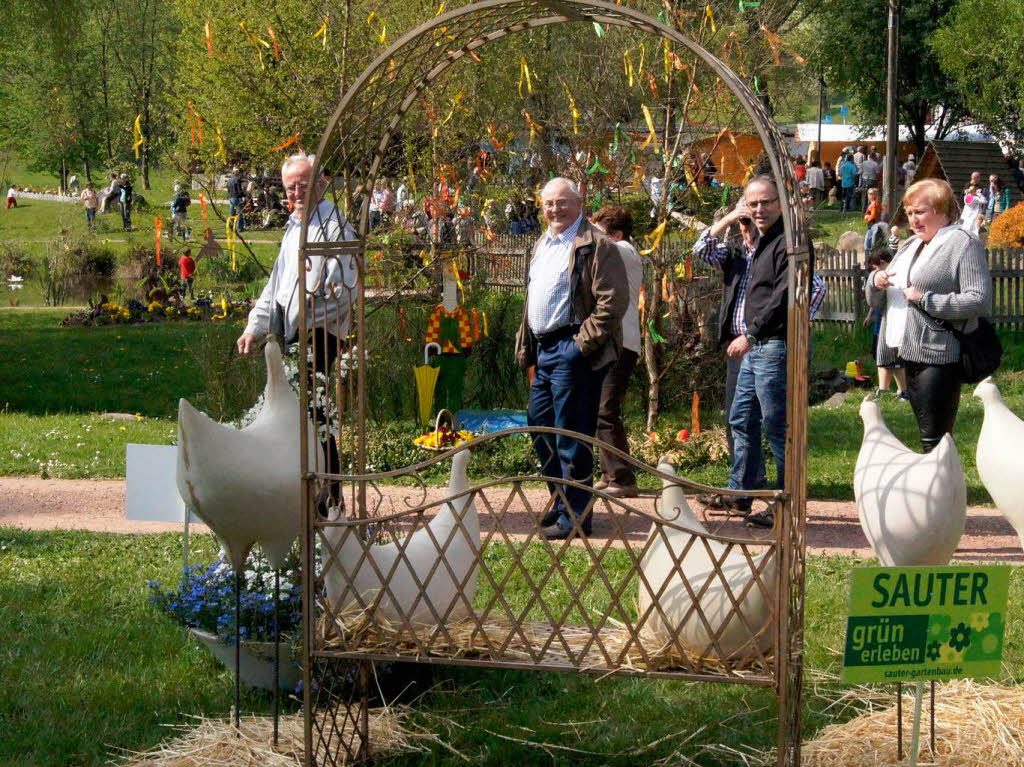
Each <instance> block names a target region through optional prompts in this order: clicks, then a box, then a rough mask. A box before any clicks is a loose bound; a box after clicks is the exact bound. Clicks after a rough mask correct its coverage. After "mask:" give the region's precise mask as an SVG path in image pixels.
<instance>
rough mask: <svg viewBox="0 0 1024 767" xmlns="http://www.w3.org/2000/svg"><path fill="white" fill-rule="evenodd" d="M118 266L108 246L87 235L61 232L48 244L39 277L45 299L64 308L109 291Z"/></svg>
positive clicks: (52, 304)
mask: <svg viewBox="0 0 1024 767" xmlns="http://www.w3.org/2000/svg"><path fill="white" fill-rule="evenodd" d="M116 265H117V257H116V256H115V255H114V253H113V251H112V250H111V249H110V248H108V247H107V246H105V245H103V244H100V243H98V242H96V241H95V240H94V239H93V238H92V237H90V236H89V235H88V234H82V233H76V232H73V231H69V230H67V229H64V230H61V233H60V235H59V236H58V237H57V239H56V241H54V242H53V243H49V244H48V245H47V253H46V257H45V258H44V259H43V262H42V264H41V266H40V269H39V272H38V274H37V279H38V281H39V284H40V287H41V288H42V291H43V300H44V301H45V302H46V303H47V305H49V306H62V305H63V304H65V303H66V302H67V301H68V300H70V299H77V300H85V299H86V298H89V297H91V296H93V295H95V294H96V293H97V292H99V291H105V290H109V289H110V287H111V284H112V280H113V277H114V272H115V269H116Z"/></svg>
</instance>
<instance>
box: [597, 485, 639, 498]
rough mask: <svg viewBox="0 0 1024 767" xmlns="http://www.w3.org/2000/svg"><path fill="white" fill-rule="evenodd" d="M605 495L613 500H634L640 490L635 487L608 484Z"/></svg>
mask: <svg viewBox="0 0 1024 767" xmlns="http://www.w3.org/2000/svg"><path fill="white" fill-rule="evenodd" d="M605 493H607V494H608V495H610V496H612V497H613V498H636V497H637V496H638V495H640V489H639V488H638V487H637V486H636V485H614V484H609V485H608V488H607V489H606V490H605Z"/></svg>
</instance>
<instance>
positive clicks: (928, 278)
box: [865, 178, 992, 453]
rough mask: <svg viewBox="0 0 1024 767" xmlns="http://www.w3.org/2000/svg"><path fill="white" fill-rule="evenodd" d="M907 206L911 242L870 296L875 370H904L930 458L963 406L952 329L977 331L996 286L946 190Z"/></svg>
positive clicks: (872, 283) (930, 187) (911, 195)
mask: <svg viewBox="0 0 1024 767" xmlns="http://www.w3.org/2000/svg"><path fill="white" fill-rule="evenodd" d="M903 207H904V209H905V210H906V213H907V217H908V219H909V222H910V230H911V233H912V235H913V236H912V237H910V238H909V239H908V240H907V241H906V242H904V243H903V244H902V245H901V246H900V249H899V251H898V252H897V253H896V257H895V258H894V259H893V261H892V264H890V266H889V268H888V269H880V270H878V271H876V272H873V273H872V275H871V278H870V279H869V280H868V281H867V284H866V285H865V293H866V295H867V301H868V304H869V305H870V306H871V307H873V308H877V309H881V310H882V324H881V328H880V329H879V338H878V352H877V359H878V364H879V365H893V364H894V363H897V362H899V363H902V364H903V366H904V368H905V370H906V375H907V392H908V394H909V395H910V404H911V407H912V408H913V410H914V416H915V417H916V418H917V426H918V429H919V431H920V435H921V447H922V448H924V451H925V452H926V453H928V452H931V451H932V450H933V449H934V448H935V446H936V445H938V443H939V441H940V440H941V439H942V437H943V435H944V434H946V433H947V432H950V431H952V429H953V424H954V422H955V421H956V412H957V408H958V407H959V404H960V388H961V385H962V383H963V373H962V369H961V365H960V341H959V340H958V338H957V335H956V333H954V332H953V330H952V329H951V327H954V328H956V329H957V330H959V331H960V332H961V333H964V334H967V333H971V332H973V331H974V330H975V329H976V328H977V326H978V318H979V317H981V316H983V315H985V314H986V313H987V312H988V311H989V308H990V305H991V303H992V280H991V277H990V276H989V270H988V263H987V261H986V259H985V251H984V250H983V249H982V246H981V243H980V242H978V238H977V237H974V236H972V235H970V234H968V233H967V232H965V231H964V230H963V229H961V228H960V227H959V226H958V225H957V223H956V209H955V206H954V197H953V190H952V188H951V187H950V186H949V184H947V183H946V182H945V181H940V180H938V179H931V178H929V179H924V180H922V181H918V182H917V183H915V184H912V185H911V186H910V188H909V189H907V191H906V193H905V194H904V195H903Z"/></svg>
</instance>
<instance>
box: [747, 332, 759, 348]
mask: <svg viewBox="0 0 1024 767" xmlns="http://www.w3.org/2000/svg"><path fill="white" fill-rule="evenodd" d="M746 338H747V343H748V344H750V345H751V346H754V345H755V344H756V343H757V338H755V337H754V336H752V335H750V333H747V335H746Z"/></svg>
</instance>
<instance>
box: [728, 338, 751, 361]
mask: <svg viewBox="0 0 1024 767" xmlns="http://www.w3.org/2000/svg"><path fill="white" fill-rule="evenodd" d="M749 351H750V341H748V340H747V337H746V336H736V337H735V338H734V339H732V343H731V344H729V348H728V349H726V350H725V353H726V354H727V355H728V356H729V357H731V358H732V359H734V360H741V359H743V357H744V356H745V355H746V353H747V352H749Z"/></svg>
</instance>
